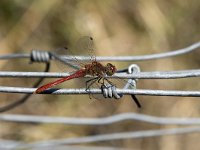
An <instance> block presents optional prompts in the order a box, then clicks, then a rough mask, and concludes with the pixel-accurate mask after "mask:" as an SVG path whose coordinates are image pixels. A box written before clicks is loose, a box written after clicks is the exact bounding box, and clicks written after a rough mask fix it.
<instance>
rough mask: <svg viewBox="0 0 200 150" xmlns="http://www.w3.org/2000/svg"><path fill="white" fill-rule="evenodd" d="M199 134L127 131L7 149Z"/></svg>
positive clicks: (180, 130) (191, 129)
mask: <svg viewBox="0 0 200 150" xmlns="http://www.w3.org/2000/svg"><path fill="white" fill-rule="evenodd" d="M197 132H200V127H198V126H197V127H184V128H169V129H158V130H141V131H129V132H120V133H110V134H101V135H93V136H84V137H76V138H67V139H55V140H53V139H52V140H46V141H40V142H32V143H22V142H20V143H19V144H15V145H14V147H11V146H10V147H7V148H8V149H9V148H10V149H12V148H15V149H30V148H41V147H50V146H60V145H71V144H83V143H94V142H105V141H106V142H107V141H114V140H124V139H136V138H148V137H156V136H164V135H174V134H175V135H178V134H187V133H197Z"/></svg>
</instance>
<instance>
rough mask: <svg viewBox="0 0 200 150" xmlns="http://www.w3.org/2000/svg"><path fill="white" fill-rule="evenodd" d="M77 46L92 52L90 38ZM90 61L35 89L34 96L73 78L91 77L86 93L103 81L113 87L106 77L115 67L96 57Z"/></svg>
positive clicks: (114, 70)
mask: <svg viewBox="0 0 200 150" xmlns="http://www.w3.org/2000/svg"><path fill="white" fill-rule="evenodd" d="M78 45H84V46H83V47H84V49H89V50H90V51H91V53H93V52H94V49H93V38H92V37H89V36H84V37H82V38H80V39H79V41H78ZM79 47H80V46H79ZM65 49H66V50H67V48H65ZM68 51H69V50H68ZM74 61H76V62H77V61H78V60H77V59H76V58H74ZM90 61H91V62H90V63H86V64H84V65H82V66H83V67H82V68H80V69H78V70H77V71H75V72H73V73H71V74H70V75H69V76H66V77H63V78H61V79H58V80H55V81H53V82H50V83H48V84H45V85H43V86H41V87H39V88H37V89H36V91H35V92H34V93H36V94H40V93H43V92H44V91H45V90H47V89H49V88H51V87H53V86H56V85H58V84H60V83H63V82H65V81H68V80H71V79H75V78H81V77H85V76H86V75H89V76H92V77H93V78H92V79H89V80H88V81H86V91H87V90H88V89H90V86H91V85H92V84H94V83H95V82H98V83H100V84H101V85H104V84H105V81H107V82H108V83H109V84H110V85H113V83H112V82H111V81H109V80H108V78H107V77H109V76H112V75H113V74H115V73H116V72H117V68H116V67H115V65H113V64H112V63H107V64H106V65H103V64H101V63H100V62H98V61H97V60H96V57H95V56H93V55H92V56H91V60H90ZM78 64H82V63H79V62H78ZM80 66H81V65H80ZM133 99H134V101H135V102H136V104H137V106H138V107H141V105H140V103H139V101H138V100H137V99H136V97H135V96H134V97H133Z"/></svg>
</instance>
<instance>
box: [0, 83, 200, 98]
mask: <svg viewBox="0 0 200 150" xmlns="http://www.w3.org/2000/svg"><path fill="white" fill-rule="evenodd" d="M36 89H37V88H22V87H8V86H0V92H5V93H27V94H33V93H34V92H35V90H36ZM116 92H117V93H119V94H123V95H130V94H133V95H149V96H185V97H200V91H178V90H177V91H175V90H171V91H170V90H148V89H116ZM40 94H55V95H58V94H61V95H67V94H102V90H101V89H90V90H89V91H86V89H85V88H82V89H57V88H51V89H48V90H45V91H44V92H42V93H40Z"/></svg>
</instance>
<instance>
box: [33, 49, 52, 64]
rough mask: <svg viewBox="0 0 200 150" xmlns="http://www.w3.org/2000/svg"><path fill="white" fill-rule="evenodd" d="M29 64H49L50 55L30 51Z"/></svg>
mask: <svg viewBox="0 0 200 150" xmlns="http://www.w3.org/2000/svg"><path fill="white" fill-rule="evenodd" d="M30 59H31V62H43V63H44V62H45V63H47V62H49V61H50V59H51V54H50V53H49V52H48V51H40V50H32V51H31V54H30Z"/></svg>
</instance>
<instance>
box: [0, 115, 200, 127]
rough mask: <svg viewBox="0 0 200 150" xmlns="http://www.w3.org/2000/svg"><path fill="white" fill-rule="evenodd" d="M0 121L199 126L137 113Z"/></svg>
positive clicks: (9, 117) (196, 122)
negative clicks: (138, 122) (96, 116)
mask: <svg viewBox="0 0 200 150" xmlns="http://www.w3.org/2000/svg"><path fill="white" fill-rule="evenodd" d="M0 121H8V122H19V123H48V124H51V123H53V124H65V125H110V124H114V123H119V122H123V121H141V122H146V123H153V124H158V125H200V118H170V117H169V118H168V117H156V116H150V115H144V114H137V113H121V114H116V115H112V116H108V117H101V118H83V117H82V118H78V117H51V116H36V115H20V114H0Z"/></svg>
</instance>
